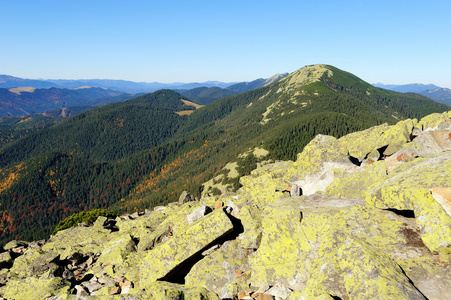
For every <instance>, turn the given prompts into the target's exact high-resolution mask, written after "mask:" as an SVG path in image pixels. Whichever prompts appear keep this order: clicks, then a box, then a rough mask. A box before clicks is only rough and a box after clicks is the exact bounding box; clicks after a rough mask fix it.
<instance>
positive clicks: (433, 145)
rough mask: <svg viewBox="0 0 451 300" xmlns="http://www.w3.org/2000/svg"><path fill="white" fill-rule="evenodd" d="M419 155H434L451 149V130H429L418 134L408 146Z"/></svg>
mask: <svg viewBox="0 0 451 300" xmlns="http://www.w3.org/2000/svg"><path fill="white" fill-rule="evenodd" d="M408 149H411V150H412V151H415V154H416V155H417V156H422V157H424V156H432V155H435V154H438V153H440V152H443V151H449V150H451V130H429V131H425V132H423V133H421V134H420V135H418V136H417V137H416V138H415V139H414V140H413V142H412V145H409V146H408Z"/></svg>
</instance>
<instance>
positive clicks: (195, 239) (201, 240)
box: [139, 210, 234, 287]
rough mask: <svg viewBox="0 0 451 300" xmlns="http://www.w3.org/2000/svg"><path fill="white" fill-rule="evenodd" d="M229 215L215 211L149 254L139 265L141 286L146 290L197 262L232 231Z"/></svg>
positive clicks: (221, 211)
mask: <svg viewBox="0 0 451 300" xmlns="http://www.w3.org/2000/svg"><path fill="white" fill-rule="evenodd" d="M233 229H234V227H233V224H232V221H231V220H230V218H229V216H228V215H227V214H226V213H225V212H224V211H223V210H216V211H214V212H212V213H211V214H209V215H207V216H205V217H204V218H202V219H200V220H198V221H197V222H195V223H193V224H191V226H189V227H187V228H186V230H185V231H183V232H180V233H177V234H174V236H172V237H171V238H170V239H169V240H168V241H166V242H165V243H162V244H160V245H158V246H157V247H155V248H154V249H153V250H151V251H149V252H148V254H147V255H146V256H145V257H144V259H143V262H142V263H141V265H140V266H139V270H140V273H141V278H140V287H146V286H148V285H149V284H150V283H152V282H154V281H156V280H157V279H161V278H164V277H165V276H167V275H168V274H170V273H171V272H172V273H174V272H183V266H184V265H185V264H189V263H190V260H196V259H198V258H196V255H200V253H202V252H203V250H206V249H208V248H209V247H211V246H212V245H213V244H214V243H215V242H216V241H218V240H219V239H220V238H222V237H224V236H226V235H227V234H229V233H231V232H232V231H233Z"/></svg>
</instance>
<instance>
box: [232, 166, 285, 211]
mask: <svg viewBox="0 0 451 300" xmlns="http://www.w3.org/2000/svg"><path fill="white" fill-rule="evenodd" d="M292 166H293V162H278V163H274V164H268V165H265V166H263V167H261V168H259V169H256V170H254V171H252V172H251V175H249V176H244V177H241V178H240V183H241V185H243V187H242V188H241V189H240V190H239V195H240V201H237V203H238V204H240V203H243V202H245V201H251V202H252V203H253V204H255V205H258V206H263V205H266V204H269V203H273V202H275V201H277V200H278V199H279V198H280V197H281V196H282V195H281V193H280V192H279V191H280V190H282V187H285V186H287V184H289V181H288V179H286V178H285V176H286V172H287V170H291V169H292Z"/></svg>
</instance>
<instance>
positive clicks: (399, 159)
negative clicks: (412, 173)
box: [384, 147, 418, 173]
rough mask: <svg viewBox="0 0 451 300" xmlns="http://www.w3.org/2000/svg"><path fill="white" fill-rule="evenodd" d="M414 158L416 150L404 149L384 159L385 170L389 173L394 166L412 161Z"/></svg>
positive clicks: (416, 153)
mask: <svg viewBox="0 0 451 300" xmlns="http://www.w3.org/2000/svg"><path fill="white" fill-rule="evenodd" d="M416 156H418V152H417V151H416V150H413V149H408V148H406V147H405V148H403V149H401V150H399V151H397V152H395V153H393V154H392V155H390V156H389V157H387V158H385V159H384V162H385V169H386V170H387V172H388V173H389V172H391V171H392V170H393V168H394V167H396V165H398V164H400V163H405V162H409V161H412V160H414V159H415V157H416Z"/></svg>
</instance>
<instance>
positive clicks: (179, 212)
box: [158, 201, 204, 234]
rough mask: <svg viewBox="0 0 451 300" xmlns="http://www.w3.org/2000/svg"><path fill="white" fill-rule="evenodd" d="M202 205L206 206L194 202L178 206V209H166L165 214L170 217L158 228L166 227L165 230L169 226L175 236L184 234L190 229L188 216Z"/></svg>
mask: <svg viewBox="0 0 451 300" xmlns="http://www.w3.org/2000/svg"><path fill="white" fill-rule="evenodd" d="M202 205H204V203H202V202H199V201H192V202H187V203H185V204H183V205H181V206H177V207H176V208H175V207H174V208H169V209H166V211H167V212H166V211H165V213H167V215H168V216H167V218H165V219H164V221H163V222H161V223H160V224H159V225H158V226H164V227H165V228H167V227H168V226H169V227H171V230H172V232H173V233H174V234H176V233H177V232H183V231H184V230H185V229H186V228H187V227H188V224H187V223H186V216H187V215H188V214H190V213H191V212H193V211H194V210H195V209H196V208H198V207H200V206H202Z"/></svg>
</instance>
